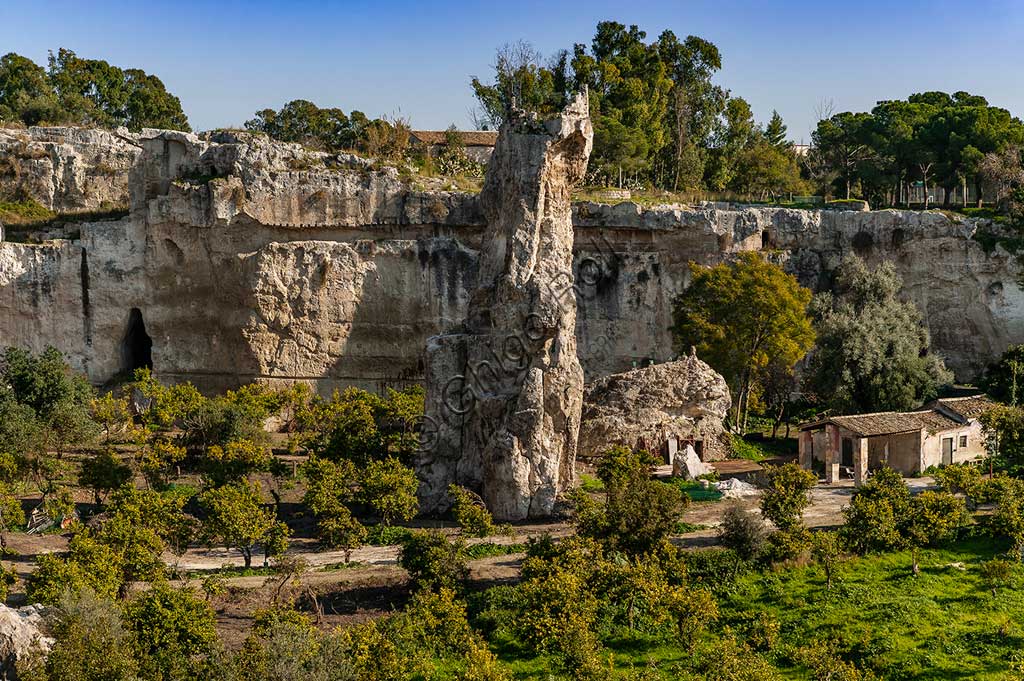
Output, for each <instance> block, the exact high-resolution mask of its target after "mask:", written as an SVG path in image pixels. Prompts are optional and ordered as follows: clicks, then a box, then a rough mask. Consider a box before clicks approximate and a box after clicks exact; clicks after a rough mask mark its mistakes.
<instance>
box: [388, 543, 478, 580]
mask: <svg viewBox="0 0 1024 681" xmlns="http://www.w3.org/2000/svg"><path fill="white" fill-rule="evenodd" d="M465 553H466V543H465V541H464V540H463V539H461V538H456V539H454V540H451V541H449V539H448V537H446V536H445V535H444V533H442V532H440V531H438V530H424V531H416V532H412V533H410V534H409V535H408V536H407V537H405V538H404V539H403V540H402V549H401V552H400V553H399V556H398V564H399V565H401V566H402V567H403V568H405V570H406V571H407V572H408V573H409V577H410V578H411V579H412V583H413V585H414V586H415V587H416V588H417V589H431V590H435V591H437V590H439V589H442V588H447V589H458V588H460V587H461V586H462V584H463V582H465V580H466V578H467V577H468V576H469V569H468V568H467V567H466V556H465Z"/></svg>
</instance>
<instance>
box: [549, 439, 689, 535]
mask: <svg viewBox="0 0 1024 681" xmlns="http://www.w3.org/2000/svg"><path fill="white" fill-rule="evenodd" d="M652 463H653V458H652V457H651V456H650V454H648V453H647V452H643V451H642V452H633V451H632V450H630V449H628V448H626V447H612V448H611V449H609V450H608V452H606V453H605V455H604V456H603V457H602V459H601V462H600V464H599V465H598V470H597V474H598V477H599V478H600V479H601V482H602V483H604V487H605V491H606V494H607V498H606V501H605V504H604V505H603V506H602V505H600V504H598V503H597V502H595V501H594V500H593V499H591V498H590V497H589V496H588V495H587V494H586V493H584V492H583V491H581V490H578V489H577V490H574V491H573V492H572V493H571V494H570V497H569V498H570V500H571V501H572V502H573V505H574V507H575V511H576V514H575V518H574V524H575V525H576V528H577V531H578V532H579V533H580V534H581V535H583V536H585V537H590V538H592V539H596V540H599V541H601V542H602V543H603V544H604V545H605V547H606V548H607V549H609V550H619V551H625V552H627V553H630V554H643V553H649V552H651V551H654V550H655V549H656V548H657V547H658V546H660V545H661V543H662V542H664V541H665V539H667V538H668V536H669V535H670V534H672V532H673V531H674V529H675V524H676V522H677V521H678V520H679V516H680V515H681V514H682V512H683V510H684V509H685V508H686V506H687V505H688V504H689V501H690V500H689V497H686V496H685V495H683V494H682V493H681V492H680V491H679V490H678V489H677V488H676V487H674V486H671V485H665V484H662V483H660V482H658V481H656V480H652V479H651V475H650V466H651V465H652Z"/></svg>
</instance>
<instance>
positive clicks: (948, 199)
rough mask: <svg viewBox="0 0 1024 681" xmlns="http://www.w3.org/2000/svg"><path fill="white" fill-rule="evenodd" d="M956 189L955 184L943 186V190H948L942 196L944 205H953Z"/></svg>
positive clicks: (946, 207)
mask: <svg viewBox="0 0 1024 681" xmlns="http://www.w3.org/2000/svg"><path fill="white" fill-rule="evenodd" d="M954 189H956V187H955V186H953V185H947V186H944V187H943V188H942V191H944V192H946V195H945V196H943V197H942V207H943V208H945V209H947V210H948V209H949V208H950V207H952V205H953V190H954Z"/></svg>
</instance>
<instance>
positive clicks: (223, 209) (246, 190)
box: [0, 129, 1024, 392]
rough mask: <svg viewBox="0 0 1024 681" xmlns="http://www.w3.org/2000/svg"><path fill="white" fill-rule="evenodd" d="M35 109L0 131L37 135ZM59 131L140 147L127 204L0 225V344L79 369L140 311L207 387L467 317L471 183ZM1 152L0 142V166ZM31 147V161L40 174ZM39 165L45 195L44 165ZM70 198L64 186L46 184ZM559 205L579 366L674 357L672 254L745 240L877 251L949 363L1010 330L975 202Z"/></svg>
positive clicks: (419, 358) (111, 345)
mask: <svg viewBox="0 0 1024 681" xmlns="http://www.w3.org/2000/svg"><path fill="white" fill-rule="evenodd" d="M50 130H51V129H30V130H29V131H27V132H26V131H6V132H4V133H3V134H5V135H8V136H11V135H16V134H26V135H28V137H29V138H30V139H34V140H42V139H44V138H46V137H47V135H53V134H54V133H52V132H49V131H50ZM62 134H63V133H62ZM77 135H81V136H82V137H81V139H82V140H83V141H82V142H81V143H80V144H79V143H78V142H75V139H78V138H77V137H75V136H77ZM103 136H106V137H103ZM60 139H62V140H64V141H63V142H61V143H60V144H57V143H56V142H54V143H53V144H57V147H61V148H63V147H64V146H67V147H68V149H67V150H66V151H62V152H61V154H63V156H65V157H69V155H70V156H76V157H80V158H85V157H87V156H89V154H93V153H94V152H95V153H98V154H99V156H103V155H108V156H109V155H110V154H107V153H106V152H102V153H100V152H98V151H97V149H99V148H101V147H104V145H109V146H110V148H111V149H113V150H114V151H115V152H116V153H120V151H117V150H120V149H122V148H123V150H124V151H125V152H126V153H129V154H135V153H138V154H139V155H138V158H137V159H136V161H135V165H134V166H133V170H132V171H131V180H130V182H128V181H127V180H125V184H126V185H130V191H131V214H130V215H129V216H128V217H125V218H124V219H122V220H116V221H106V222H91V223H84V224H79V225H76V226H74V228H73V229H71V230H69V232H68V238H67V239H61V240H55V241H51V242H48V243H46V244H42V245H25V244H15V243H0V345H6V344H18V345H27V346H30V347H33V348H37V349H38V348H41V347H43V346H45V345H46V344H47V343H51V344H54V345H56V346H57V347H59V348H60V349H61V350H63V351H64V352H66V353H68V355H69V356H70V357H71V359H72V361H73V363H74V364H75V366H77V367H79V368H81V369H84V370H85V371H87V372H88V374H89V376H90V377H91V378H92V379H93V380H94V381H96V382H102V381H105V380H108V379H109V378H111V377H112V376H113V375H115V374H116V373H118V372H119V371H122V370H124V369H130V368H132V366H134V365H137V364H138V363H139V362H140V361H143V358H141V357H140V356H139V353H138V351H137V350H138V349H137V348H136V347H135V343H134V341H135V340H137V339H138V338H139V336H140V334H141V333H143V332H144V333H145V334H146V335H148V336H149V337H150V338H151V340H152V343H153V345H152V362H153V365H154V368H155V370H156V372H157V373H158V374H160V375H162V376H163V377H165V378H167V379H170V380H177V379H188V380H192V381H194V382H195V383H197V384H198V385H200V386H201V387H202V388H204V389H209V390H212V389H218V388H223V387H227V386H231V385H233V384H235V383H237V382H240V381H249V380H263V381H269V382H275V381H282V382H290V381H294V380H306V381H309V382H311V383H313V384H314V385H315V386H316V387H317V388H318V389H320V390H321V391H323V392H329V391H330V390H332V389H333V388H335V387H342V386H345V385H358V386H361V387H364V388H368V389H379V388H381V387H382V386H384V385H392V386H402V385H405V384H408V383H410V382H421V381H423V379H424V375H425V365H424V363H423V348H424V345H425V343H426V340H427V339H428V338H430V337H431V336H436V335H438V334H442V333H445V332H447V331H451V330H452V329H453V328H454V327H455V326H456V325H457V324H459V323H460V322H461V321H462V320H463V319H465V318H466V316H467V313H468V311H469V307H470V297H471V295H472V292H473V291H474V290H475V289H476V288H477V287H478V282H479V281H481V276H482V275H481V272H482V269H481V268H483V267H484V264H483V263H482V261H481V257H480V252H481V248H482V237H483V234H484V225H485V217H484V213H483V210H482V209H481V206H480V201H479V199H478V197H476V196H471V195H466V194H458V193H451V192H443V191H437V190H432V189H430V188H429V186H418V185H417V184H416V182H417V181H414V180H409V179H404V178H403V176H401V175H400V174H399V172H398V171H397V170H395V169H389V168H378V167H375V166H373V165H372V164H371V163H370V162H368V161H366V160H363V159H357V158H355V157H350V156H345V155H331V154H323V153H316V152H309V151H306V150H304V149H302V148H301V147H298V146H295V145H287V144H274V143H271V142H268V141H267V140H266V139H263V138H260V137H254V136H251V135H247V134H244V133H217V134H208V135H202V136H199V135H189V134H183V133H176V132H164V131H144V133H143V134H141V135H140V136H139V137H138V138H137V139H135V138H133V139H134V143H136V144H139V145H140V146H141V147H143V149H142V150H141V152H136V151H131V150H135V149H136V147H134V146H132V144H128V143H127V142H124V141H118V139H119V138H117V137H116V136H115V135H113V134H112V133H100V132H97V131H75V132H74V134H73V135H72V133H71V132H68V133H67V135H65V136H63V137H61V138H60ZM101 139H105V140H106V141H105V142H100V141H99V140H101ZM37 143H38V144H44V143H43V142H41V141H40V142H33V143H32V144H37ZM45 144H50V143H49V142H47V143H45ZM122 145H125V146H124V147H122ZM18 148H19V149H20V146H19V147H18ZM32 148H34V147H32ZM18 153H21V152H20V151H19V152H18ZM99 156H97V157H96V158H99ZM9 157H10V152H3V151H0V167H3V166H4V163H5V160H6V159H8V158H9ZM40 160H41V159H40ZM41 165H42V166H45V168H46V170H45V172H42V171H41V172H40V173H38V176H39V177H51V178H52V177H54V176H53V174H52V173H51V172H50V166H49V165H46V164H45V163H42V164H41ZM58 165H60V164H58ZM59 175H60V173H58V176H59ZM86 175H88V173H87V174H86ZM40 186H41V187H44V190H45V191H44V190H40V191H43V194H41V196H43V197H44V198H45V197H46V196H50V194H49V193H47V192H49V191H50V190H49V189H48V187H50V186H51V184H50V183H49V182H43V183H42V184H41V185H40ZM52 186H54V187H57V186H58V184H53V185H52ZM54 191H55V192H56V193H55V194H54V196H58V197H60V196H71V194H68V193H67V192H66V191H65V190H60V191H57V190H56V189H55V190H54ZM83 191H86V193H89V194H90V196H91V193H90V191H91V190H83ZM98 191H99V195H100V196H102V195H103V194H102V192H103V191H105V190H98ZM72 194H73V192H72ZM47 200H48V201H49V199H47ZM89 201H92V199H89V200H88V201H86V202H85V203H86V204H88V202H89ZM72 204H73V205H74V206H75V207H76V209H77V208H80V207H81V206H82V205H83V204H82V202H79V203H77V204H76V203H75V202H74V201H72V200H71V199H59V200H56V199H55V200H54V202H53V203H52V205H54V206H68V205H72ZM573 224H574V226H575V243H574V246H573V271H572V275H573V279H574V285H573V287H572V289H571V290H572V291H573V293H574V294H575V297H576V308H577V314H576V325H575V326H576V344H577V349H578V355H579V358H580V361H581V363H582V365H583V370H584V374H585V376H586V377H587V381H588V382H589V381H592V380H594V379H596V378H598V377H600V376H603V375H607V374H611V373H616V372H621V371H625V370H628V369H630V368H631V367H633V366H636V365H639V364H646V363H647V361H648V360H650V359H654V360H655V361H658V362H662V361H667V360H670V359H672V358H673V357H674V356H675V353H674V351H673V349H672V347H671V342H670V336H669V332H668V327H669V325H670V323H671V309H672V308H671V301H672V298H673V297H674V296H675V295H676V294H677V293H678V292H679V291H680V290H682V288H683V287H684V286H685V285H686V283H687V277H688V270H687V263H688V262H689V261H696V262H700V263H705V264H712V263H716V262H721V261H722V260H724V259H727V258H729V257H731V255H732V254H733V253H735V252H738V251H743V250H762V251H763V252H764V253H765V254H766V255H767V256H768V257H770V258H772V259H773V260H775V261H777V262H780V263H782V264H783V265H784V266H785V267H786V268H788V269H789V270H790V271H792V272H794V273H796V274H797V275H798V276H799V277H800V279H801V281H803V282H804V283H805V284H806V285H808V286H812V287H814V288H816V289H820V288H823V287H827V286H828V285H829V282H830V278H831V274H832V272H833V271H834V269H835V267H836V265H837V264H838V263H839V261H840V260H841V259H842V258H843V257H845V256H846V255H848V254H851V253H859V254H861V255H863V256H864V257H866V258H867V259H868V261H869V262H878V261H881V260H891V261H892V262H894V263H895V265H896V267H897V270H898V271H899V272H900V274H901V275H902V276H903V278H904V282H905V287H904V294H905V295H906V296H907V297H908V298H909V299H911V300H913V301H914V302H915V303H916V304H917V305H918V307H919V308H920V309H921V311H922V313H923V316H924V319H925V322H926V323H927V324H928V326H929V329H930V331H931V335H932V339H933V343H934V345H935V347H936V348H937V350H938V352H940V353H941V354H943V355H944V356H945V357H946V359H947V362H948V364H949V365H950V366H951V367H953V368H954V369H955V370H956V371H957V375H958V377H959V378H961V379H970V378H972V377H973V376H974V375H975V374H976V373H977V372H978V371H979V370H980V369H981V368H983V367H984V365H985V363H986V362H988V361H989V360H990V359H991V358H992V357H994V356H997V355H998V354H999V353H1000V352H1001V351H1002V350H1003V349H1004V348H1005V347H1006V346H1007V345H1008V344H1010V343H1020V342H1024V293H1022V289H1021V285H1020V283H1019V282H1020V279H1021V266H1020V263H1019V262H1018V259H1017V257H1016V256H1015V255H1013V254H1011V253H1008V252H1007V251H1006V250H1004V249H1003V248H1002V247H1001V246H998V245H996V246H994V247H991V248H988V249H986V248H985V247H983V244H982V242H981V241H980V240H979V239H978V238H977V232H978V231H979V230H980V231H987V230H991V229H994V227H993V226H992V225H989V224H987V223H986V222H984V221H976V220H966V219H951V218H950V217H948V216H947V215H945V214H942V213H940V212H929V213H919V212H905V211H875V212H856V213H854V212H833V211H799V210H786V209H772V208H746V209H740V210H716V209H712V208H707V209H684V208H680V207H655V208H647V209H644V208H641V207H639V206H637V205H635V204H631V203H625V204H620V205H618V206H607V205H599V204H590V203H583V204H577V205H575V206H574V207H573ZM488 267H489V266H488ZM133 309H135V310H137V312H136V313H135V314H134V315H133V313H132V310H133Z"/></svg>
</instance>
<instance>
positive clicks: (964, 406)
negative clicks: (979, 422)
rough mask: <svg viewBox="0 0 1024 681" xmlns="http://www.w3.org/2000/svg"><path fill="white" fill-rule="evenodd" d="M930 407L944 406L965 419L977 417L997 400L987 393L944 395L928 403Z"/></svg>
mask: <svg viewBox="0 0 1024 681" xmlns="http://www.w3.org/2000/svg"><path fill="white" fill-rule="evenodd" d="M928 406H929V407H932V408H933V409H934V408H938V407H943V408H945V409H946V410H947V411H950V412H953V413H954V414H956V415H958V416H961V417H963V419H964V420H965V421H967V420H970V419H976V418H978V417H979V416H981V415H982V414H984V413H985V412H986V411H988V410H989V409H991V408H992V407H994V406H995V402H993V401H992V400H990V399H989V398H988V397H987V396H985V395H981V394H978V395H968V396H966V397H943V398H941V399H938V400H934V401H933V402H931V403H929V404H928Z"/></svg>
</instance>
